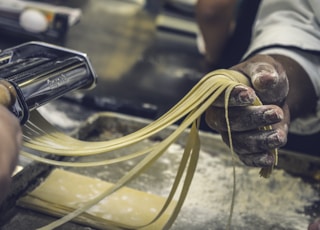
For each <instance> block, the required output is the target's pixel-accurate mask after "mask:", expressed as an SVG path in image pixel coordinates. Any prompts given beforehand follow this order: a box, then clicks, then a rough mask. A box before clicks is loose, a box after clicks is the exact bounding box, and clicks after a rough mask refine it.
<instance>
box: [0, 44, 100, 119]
mask: <svg viewBox="0 0 320 230" xmlns="http://www.w3.org/2000/svg"><path fill="white" fill-rule="evenodd" d="M96 81H97V76H96V74H95V72H94V70H93V68H92V66H91V63H90V61H89V59H88V57H87V56H86V54H84V53H81V52H78V51H75V50H71V49H67V48H64V47H60V46H55V45H52V44H48V43H44V42H28V43H24V44H22V45H19V46H16V47H13V48H10V49H6V50H4V51H3V52H2V53H0V97H1V99H0V103H1V104H3V105H5V106H7V107H8V108H9V109H10V110H11V111H12V112H13V113H14V114H15V115H16V116H17V117H18V118H19V120H20V122H21V124H24V123H25V122H26V121H27V120H28V118H29V111H31V110H33V109H36V108H38V107H39V106H41V105H43V104H45V103H47V102H49V101H52V100H54V99H57V98H58V97H61V96H63V95H64V94H66V93H69V92H71V91H74V90H80V89H81V90H89V89H92V88H93V87H94V86H95V84H96ZM6 95H7V96H6ZM8 95H9V96H8ZM15 99H16V100H15Z"/></svg>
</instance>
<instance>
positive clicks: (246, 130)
mask: <svg viewBox="0 0 320 230" xmlns="http://www.w3.org/2000/svg"><path fill="white" fill-rule="evenodd" d="M231 69H233V70H236V71H239V72H241V73H242V74H244V75H245V76H247V77H248V78H249V79H250V81H251V84H252V86H251V87H249V86H237V87H236V88H235V89H234V90H233V91H232V93H231V95H230V100H229V122H230V128H231V132H232V143H233V148H234V151H235V153H237V154H238V156H239V158H240V160H241V161H242V162H244V163H245V164H246V165H248V166H256V167H267V166H272V165H273V164H274V161H275V159H274V155H273V154H272V150H273V149H275V148H278V147H281V146H283V145H285V144H286V141H287V133H288V125H289V121H290V115H289V108H288V106H287V103H286V97H287V95H288V91H289V83H288V79H287V75H286V72H285V71H284V68H283V67H282V66H281V64H280V63H278V62H277V61H275V59H273V58H272V57H270V56H267V55H257V56H253V57H252V58H250V59H248V60H247V61H245V62H243V63H240V64H239V65H236V66H234V67H232V68H231ZM256 96H258V97H259V99H260V100H261V101H262V103H263V105H262V106H252V104H253V102H254V99H255V97H256ZM206 122H207V124H208V125H209V126H210V127H211V128H212V129H214V130H216V131H217V132H219V133H220V134H221V136H222V138H223V140H224V142H226V143H227V144H229V143H228V142H229V141H228V133H227V126H226V121H225V111H224V103H223V100H217V101H216V102H215V103H214V104H213V105H212V107H210V108H209V109H208V110H207V112H206ZM268 125H272V130H263V129H259V128H261V127H264V126H268Z"/></svg>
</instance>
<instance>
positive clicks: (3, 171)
mask: <svg viewBox="0 0 320 230" xmlns="http://www.w3.org/2000/svg"><path fill="white" fill-rule="evenodd" d="M0 127H1V129H0V188H1V189H0V203H1V202H2V201H3V200H4V198H5V196H6V194H7V192H8V190H9V185H10V182H11V176H12V173H13V171H14V169H15V167H16V165H17V161H18V154H19V150H20V146H21V142H22V131H21V128H20V124H19V121H18V119H17V118H15V117H14V116H13V114H12V113H11V112H10V111H9V110H8V109H7V108H5V107H4V106H2V105H0Z"/></svg>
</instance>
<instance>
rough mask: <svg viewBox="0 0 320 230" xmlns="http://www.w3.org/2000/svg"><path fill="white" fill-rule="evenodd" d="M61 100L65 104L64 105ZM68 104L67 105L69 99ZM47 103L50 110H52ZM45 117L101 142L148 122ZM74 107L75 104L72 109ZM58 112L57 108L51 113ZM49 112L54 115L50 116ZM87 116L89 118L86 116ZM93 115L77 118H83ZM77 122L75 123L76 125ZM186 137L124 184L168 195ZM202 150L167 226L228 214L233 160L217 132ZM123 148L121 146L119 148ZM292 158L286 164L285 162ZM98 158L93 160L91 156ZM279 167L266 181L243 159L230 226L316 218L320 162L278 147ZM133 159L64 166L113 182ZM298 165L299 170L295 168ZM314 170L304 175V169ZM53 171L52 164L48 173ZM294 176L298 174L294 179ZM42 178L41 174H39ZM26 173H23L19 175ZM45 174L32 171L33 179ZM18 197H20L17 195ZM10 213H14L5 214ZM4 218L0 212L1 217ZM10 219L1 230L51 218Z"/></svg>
mask: <svg viewBox="0 0 320 230" xmlns="http://www.w3.org/2000/svg"><path fill="white" fill-rule="evenodd" d="M62 104H63V103H62ZM65 106H68V104H66V105H65ZM50 107H51V108H50ZM50 107H49V109H48V110H46V109H44V110H43V112H42V113H43V114H44V115H46V116H47V117H48V118H50V117H51V119H53V120H55V121H56V125H57V126H60V127H63V126H68V125H69V128H70V127H73V128H74V127H77V128H76V133H77V135H78V136H79V138H81V139H85V140H106V139H110V138H115V137H119V136H122V135H125V134H128V133H131V132H133V131H135V130H137V129H139V128H141V127H144V126H145V125H146V124H148V123H149V120H145V119H141V118H137V117H132V116H127V115H122V114H117V113H94V114H93V115H92V113H90V111H87V114H82V117H81V116H80V117H79V114H78V115H75V113H70V114H69V116H68V113H67V117H65V119H64V121H63V122H62V121H61V120H60V121H59V120H58V119H54V118H55V116H59V115H60V114H61V113H62V112H63V111H61V110H59V108H60V109H62V108H63V107H64V106H61V104H60V107H58V108H57V107H55V106H54V105H53V106H50ZM69 108H71V109H73V110H74V109H75V110H76V107H74V106H69ZM54 111H55V112H54ZM50 114H51V115H50ZM91 115H92V117H90V116H91ZM88 116H89V117H90V119H89V120H87V121H86V120H85V121H82V122H80V123H79V120H82V119H83V118H84V117H88ZM73 122H74V123H73ZM172 129H174V127H171V128H167V129H165V130H164V131H162V132H161V133H159V134H157V135H156V136H154V137H153V138H151V139H149V140H146V141H145V142H143V143H141V144H142V145H149V144H152V143H154V142H155V141H159V140H161V139H163V138H164V137H166V136H167V135H168V134H169V133H170V132H171V131H172ZM183 143H184V142H183V138H182V139H180V140H179V141H178V142H177V143H176V144H174V145H172V146H171V147H170V148H169V149H168V151H167V153H166V154H165V155H163V157H161V158H160V159H159V160H158V161H157V162H156V163H155V165H154V166H152V167H151V168H150V169H149V170H147V171H146V172H145V173H143V174H142V175H141V176H140V177H139V178H137V179H136V180H134V181H133V182H131V183H130V184H129V185H128V186H130V187H133V188H135V189H139V190H143V191H147V192H151V193H154V194H157V195H161V196H166V195H167V194H168V190H169V187H170V184H171V183H172V180H173V178H174V173H175V169H176V167H177V163H178V162H179V160H180V155H181V153H182V151H183ZM201 146H202V147H201V153H200V159H199V163H198V166H197V171H196V174H195V178H194V180H193V183H192V185H191V189H190V192H189V194H188V196H187V200H186V201H185V203H184V205H183V208H182V211H181V212H180V214H179V216H178V218H177V220H176V222H175V223H174V225H173V227H172V229H176V230H180V229H181V230H182V229H190V230H193V229H194V230H197V229H212V230H216V229H224V228H225V226H226V223H227V218H228V215H229V209H230V202H231V196H232V183H233V182H232V181H233V177H232V161H231V155H230V152H229V149H228V148H227V147H226V146H225V145H224V144H223V143H222V142H221V140H220V137H219V136H217V135H214V134H211V133H206V132H201ZM119 153H121V151H119ZM289 157H290V159H291V161H288V164H286V159H288V158H289ZM95 159H97V158H95ZM279 162H280V165H281V168H288V169H290V172H291V173H288V172H287V171H285V170H283V169H277V170H275V171H274V173H273V174H272V176H271V178H270V179H263V178H260V177H259V175H258V172H259V170H258V169H253V168H248V167H245V166H243V165H242V164H241V163H237V164H236V172H237V177H236V182H237V193H236V194H237V195H236V203H235V209H234V216H233V229H277V230H278V229H279V230H281V229H283V230H300V229H301V230H302V229H306V227H307V225H308V223H309V221H310V220H311V218H313V217H314V216H316V215H319V211H318V210H319V207H318V206H319V202H320V196H319V186H320V184H319V182H316V181H315V180H314V179H315V178H314V177H315V176H316V175H317V173H319V172H318V171H316V169H317V168H319V165H320V162H319V160H318V159H314V158H301V156H300V157H299V155H296V154H295V153H291V152H286V151H284V152H281V154H280V159H279ZM134 164H135V161H128V162H124V163H121V164H115V165H110V166H104V167H96V168H86V169H75V168H66V169H67V170H71V171H75V172H78V173H80V174H84V175H88V176H91V177H98V178H100V179H103V180H106V181H110V182H115V181H116V180H117V179H118V178H119V177H120V176H121V175H123V174H124V173H125V172H126V170H127V169H128V168H130V167H132V165H134ZM299 165H300V168H299V167H298V168H297V170H295V169H296V167H297V166H299ZM303 166H304V167H306V168H309V169H312V168H314V170H315V171H313V172H312V171H309V174H308V173H304V174H303V171H302V170H301V167H303ZM46 171H47V172H48V171H50V170H49V168H47V170H45V172H46ZM293 174H297V175H299V176H294V175H293ZM44 175H46V173H45V174H44ZM24 176H25V177H27V175H26V174H25V175H24ZM43 179H45V176H35V177H34V178H33V181H32V183H30V184H35V183H36V182H39V180H43ZM16 198H17V197H16ZM9 214H11V215H9ZM1 216H2V215H1ZM7 216H9V217H8V219H5V221H4V220H3V222H2V224H4V225H3V226H2V228H1V229H8V230H9V229H17V230H18V229H25V226H26V225H27V226H29V227H28V229H35V228H36V227H39V226H42V225H44V224H46V223H49V222H50V221H52V220H54V218H52V217H48V216H47V215H43V214H40V213H38V212H34V211H31V210H25V209H23V208H20V207H14V208H13V209H10V212H9V213H7ZM59 229H91V228H89V227H82V226H80V225H76V224H71V223H69V224H67V225H65V226H63V227H62V228H59Z"/></svg>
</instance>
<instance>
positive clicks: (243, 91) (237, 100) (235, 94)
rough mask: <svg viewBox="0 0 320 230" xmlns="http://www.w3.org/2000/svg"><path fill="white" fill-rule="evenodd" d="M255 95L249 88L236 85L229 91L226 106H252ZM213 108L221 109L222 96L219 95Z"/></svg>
mask: <svg viewBox="0 0 320 230" xmlns="http://www.w3.org/2000/svg"><path fill="white" fill-rule="evenodd" d="M256 96H257V95H256V93H255V92H254V90H253V89H252V88H250V87H247V86H244V85H238V86H236V87H234V89H233V90H232V91H231V94H230V97H229V101H228V106H247V105H252V104H253V102H254V100H255V98H256ZM213 105H214V106H217V107H222V108H224V106H225V98H224V95H220V96H219V97H218V98H217V99H216V101H215V102H214V103H213Z"/></svg>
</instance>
